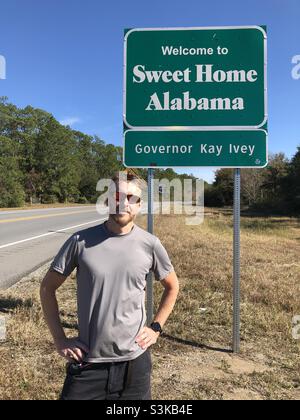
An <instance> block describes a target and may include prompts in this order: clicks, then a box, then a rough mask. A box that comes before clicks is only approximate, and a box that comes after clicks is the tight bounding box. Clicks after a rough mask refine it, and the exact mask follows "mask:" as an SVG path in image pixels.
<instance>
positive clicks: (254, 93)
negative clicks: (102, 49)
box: [124, 26, 267, 129]
mask: <svg viewBox="0 0 300 420" xmlns="http://www.w3.org/2000/svg"><path fill="white" fill-rule="evenodd" d="M124 64H125V74H124V122H125V125H126V126H127V127H128V128H132V129H134V128H151V127H152V128H153V127H159V128H164V129H168V128H169V129H171V128H172V127H174V126H181V127H193V128H198V129H203V128H218V129H222V128H224V129H247V128H260V127H262V126H264V124H265V123H266V121H267V111H266V105H267V104H266V32H265V31H264V29H263V28H261V27H259V26H249V27H219V28H175V29H132V30H129V31H128V32H127V33H126V35H125V63H124Z"/></svg>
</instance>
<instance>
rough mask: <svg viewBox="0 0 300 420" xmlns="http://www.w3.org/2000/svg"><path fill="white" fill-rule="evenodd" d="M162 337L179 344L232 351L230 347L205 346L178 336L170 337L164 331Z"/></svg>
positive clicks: (221, 351) (219, 350) (222, 351)
mask: <svg viewBox="0 0 300 420" xmlns="http://www.w3.org/2000/svg"><path fill="white" fill-rule="evenodd" d="M162 337H163V338H166V339H167V340H170V341H173V342H176V343H179V344H184V345H185V346H191V347H195V348H198V349H204V350H210V351H217V352H219V353H232V350H230V349H221V348H218V347H212V346H207V345H206V344H201V343H196V342H195V341H190V340H184V339H183V338H179V337H172V336H171V335H169V334H165V333H163V334H162Z"/></svg>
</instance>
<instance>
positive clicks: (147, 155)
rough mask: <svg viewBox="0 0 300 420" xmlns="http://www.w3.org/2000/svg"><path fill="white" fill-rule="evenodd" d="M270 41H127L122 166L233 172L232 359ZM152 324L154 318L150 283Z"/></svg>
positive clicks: (182, 34) (164, 36) (226, 34)
mask: <svg viewBox="0 0 300 420" xmlns="http://www.w3.org/2000/svg"><path fill="white" fill-rule="evenodd" d="M266 85H267V35H266V28H265V27H260V26H237V27H206V28H157V29H149V28H148V29H147V28H142V29H131V30H127V31H126V32H125V38H124V92H123V95H124V98H123V99H124V100H123V103H124V115H123V122H124V148H123V150H124V152H123V153H124V156H123V161H124V165H125V166H128V167H136V168H138V167H140V168H148V188H149V191H148V200H149V202H148V206H149V212H148V230H149V232H153V172H152V171H153V169H152V168H157V167H184V166H185V167H222V168H234V212H233V213H234V244H233V245H234V246H233V248H234V258H233V351H234V352H236V353H238V352H239V350H240V188H241V184H240V178H241V168H263V167H265V166H266V165H267V163H268V151H267V119H268V117H267V88H266ZM148 285H149V290H148V294H147V296H148V299H149V300H148V320H150V318H151V319H152V316H153V302H152V294H153V291H152V287H153V285H152V281H149V283H148Z"/></svg>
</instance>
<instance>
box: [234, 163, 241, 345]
mask: <svg viewBox="0 0 300 420" xmlns="http://www.w3.org/2000/svg"><path fill="white" fill-rule="evenodd" d="M233 207H234V208H233V220H234V232H233V346H232V348H233V352H234V353H239V352H240V318H241V315H240V306H241V295H240V293H241V241H240V224H241V223H240V221H241V170H240V169H235V170H234V203H233Z"/></svg>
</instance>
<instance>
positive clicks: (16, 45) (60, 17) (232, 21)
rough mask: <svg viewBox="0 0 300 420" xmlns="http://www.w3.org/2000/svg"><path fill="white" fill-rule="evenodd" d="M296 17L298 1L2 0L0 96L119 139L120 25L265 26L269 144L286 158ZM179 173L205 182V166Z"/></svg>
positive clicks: (297, 125) (297, 89)
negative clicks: (3, 63) (4, 72)
mask: <svg viewBox="0 0 300 420" xmlns="http://www.w3.org/2000/svg"><path fill="white" fill-rule="evenodd" d="M299 22H300V0H251V1H249V0H243V1H241V0H227V1H224V0H223V1H219V0H214V1H212V2H206V1H201V0H185V1H182V0H165V1H162V0H160V1H158V0H152V1H151V2H141V1H137V0H132V1H130V0H127V1H113V0H112V1H109V2H104V1H100V0H84V1H83V0H51V1H50V0H43V1H40V0H2V1H1V25H0V55H3V56H4V57H5V59H6V62H7V78H6V80H0V96H8V97H9V100H10V101H11V102H13V103H15V104H17V105H18V106H26V105H28V104H30V105H32V106H34V107H38V108H42V109H45V110H47V111H49V112H51V113H52V114H53V115H54V116H55V117H56V118H57V119H58V120H59V121H63V122H64V123H69V124H71V125H72V127H73V128H74V129H78V130H80V131H83V132H85V133H89V134H97V135H99V136H100V137H101V138H102V139H103V140H105V141H106V142H108V143H113V144H116V145H121V144H122V132H123V126H122V82H123V30H124V28H134V27H176V26H180V27H183V26H187V27H188V26H218V25H220V26H224V25H228V26H233V25H264V24H265V25H267V26H268V98H269V150H270V151H271V152H274V153H276V152H279V151H283V152H285V153H286V155H287V156H288V157H291V156H292V155H293V154H294V153H295V151H296V147H297V146H298V145H300V79H299V80H294V79H293V78H292V76H291V71H292V67H293V65H292V63H291V60H292V57H293V56H295V55H300V35H299ZM178 172H180V170H178ZM182 172H188V173H191V172H193V173H194V174H195V175H197V176H202V177H204V178H205V179H206V180H209V181H212V180H213V173H214V171H213V170H212V169H201V170H200V169H199V170H198V169H195V168H191V169H188V168H185V169H184V170H183V171H182Z"/></svg>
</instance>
